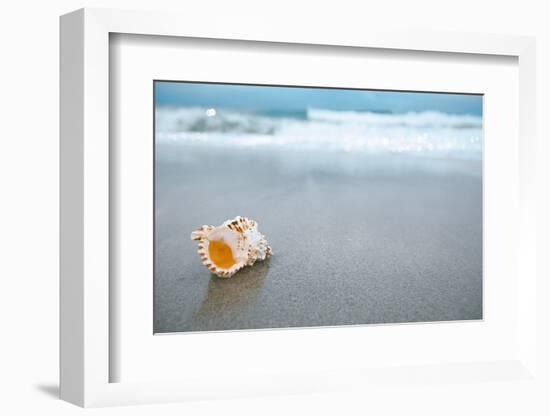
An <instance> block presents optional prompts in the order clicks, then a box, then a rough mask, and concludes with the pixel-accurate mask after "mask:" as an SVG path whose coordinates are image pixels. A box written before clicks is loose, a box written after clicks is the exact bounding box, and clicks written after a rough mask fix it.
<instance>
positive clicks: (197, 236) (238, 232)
mask: <svg viewBox="0 0 550 416" xmlns="http://www.w3.org/2000/svg"><path fill="white" fill-rule="evenodd" d="M191 239H192V240H196V241H198V250H197V252H198V254H199V256H200V259H201V262H202V264H204V266H206V267H207V268H208V270H210V271H211V272H212V273H214V274H215V275H217V276H219V277H222V278H228V277H231V276H233V275H234V274H235V273H237V272H238V271H239V270H241V269H242V268H243V267H245V266H252V265H253V264H254V263H255V262H256V261H257V260H265V259H266V258H267V257H270V256H271V255H272V250H271V247H269V245H268V244H267V241H266V239H265V236H264V235H263V234H261V233H260V232H259V231H258V223H257V222H256V221H254V220H251V219H249V218H247V217H241V216H238V217H235V218H234V219H232V220H227V221H225V222H224V223H223V224H222V225H220V226H218V227H214V226H212V225H203V226H201V227H199V228H197V229H196V230H195V231H193V232H192V233H191ZM216 240H221V241H223V242H225V243H226V244H228V245H229V246H230V248H231V251H232V255H233V257H234V259H235V260H236V263H235V264H233V265H231V267H228V268H221V267H219V266H218V265H216V264H215V262H214V261H213V260H212V259H211V258H210V253H209V248H208V247H209V244H210V241H216Z"/></svg>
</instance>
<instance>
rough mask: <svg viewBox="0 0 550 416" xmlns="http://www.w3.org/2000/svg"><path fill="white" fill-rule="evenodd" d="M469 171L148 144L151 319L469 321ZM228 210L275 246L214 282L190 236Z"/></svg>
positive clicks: (476, 219) (453, 164) (446, 165)
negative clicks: (151, 155)
mask: <svg viewBox="0 0 550 416" xmlns="http://www.w3.org/2000/svg"><path fill="white" fill-rule="evenodd" d="M281 149H283V150H281ZM481 169H482V168H481V161H479V160H452V159H439V160H437V159H429V158H426V157H417V156H404V155H386V156H383V157H381V156H380V157H379V156H376V155H374V156H372V155H371V156H366V155H357V154H353V153H351V154H350V153H346V152H322V151H319V153H318V154H311V153H308V152H305V151H304V152H290V153H289V152H285V151H284V148H278V149H270V148H263V150H261V151H258V150H254V151H253V152H252V151H250V150H248V151H247V150H246V149H234V150H232V149H230V148H221V147H215V146H206V145H204V146H201V145H198V144H192V145H188V144H183V143H181V142H180V143H176V142H174V143H170V142H162V143H158V144H157V147H156V178H157V179H156V191H155V192H156V195H155V204H156V207H155V208H156V218H155V222H156V227H155V245H156V247H155V276H154V279H155V282H154V283H155V285H154V289H155V290H154V297H155V303H154V304H155V309H154V330H155V332H156V333H163V332H185V331H212V330H233V329H253V328H284V327H311V326H331V325H343V324H348V325H357V324H378V323H400V322H424V321H448V320H470V319H481V318H482V181H481ZM236 215H243V216H248V217H250V218H253V219H255V220H257V221H258V223H259V226H260V231H261V232H262V233H263V234H265V235H266V237H267V238H268V241H269V243H270V245H271V247H272V248H273V251H274V256H273V257H272V258H271V259H269V260H268V261H266V262H263V263H261V262H260V263H258V264H256V265H254V266H253V267H248V268H245V269H244V270H243V271H241V272H239V273H237V274H236V275H235V276H234V277H233V278H231V279H220V278H217V277H216V276H214V275H212V274H210V272H209V271H208V270H207V269H206V268H205V267H204V266H202V264H201V262H200V259H199V257H198V255H197V253H196V251H197V245H196V242H194V241H191V240H190V238H189V235H190V232H191V231H192V230H193V229H195V228H196V227H197V226H200V225H202V224H212V225H218V224H220V223H221V222H223V221H224V220H226V219H228V218H232V217H234V216H236Z"/></svg>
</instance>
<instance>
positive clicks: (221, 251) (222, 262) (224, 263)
mask: <svg viewBox="0 0 550 416" xmlns="http://www.w3.org/2000/svg"><path fill="white" fill-rule="evenodd" d="M208 254H209V255H210V260H212V263H214V264H215V265H216V266H218V267H219V268H220V269H229V268H231V267H232V266H233V265H235V264H236V263H237V262H236V261H235V259H234V258H233V251H232V250H231V247H229V246H228V245H227V244H226V243H225V242H223V241H218V240H212V241H210V243H209V244H208Z"/></svg>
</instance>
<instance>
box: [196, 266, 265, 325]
mask: <svg viewBox="0 0 550 416" xmlns="http://www.w3.org/2000/svg"><path fill="white" fill-rule="evenodd" d="M268 272H269V259H267V260H265V261H260V262H257V263H256V264H254V266H252V267H246V268H244V269H243V270H241V271H239V272H238V273H237V274H236V275H235V276H233V277H231V278H229V279H224V278H220V277H217V276H215V275H211V277H210V281H209V282H208V288H207V291H206V295H205V297H204V299H203V301H202V303H201V305H200V307H199V310H198V311H197V313H196V314H195V316H194V319H196V320H198V321H201V322H203V323H204V324H205V325H206V326H211V325H209V322H211V321H214V322H220V320H222V321H223V320H230V319H231V318H232V317H237V316H239V315H240V314H241V313H243V312H245V311H246V310H247V309H248V308H250V307H252V306H254V304H255V303H256V300H257V298H258V295H259V294H260V292H261V290H262V286H263V283H264V279H265V277H266V276H267V274H268ZM223 317H225V319H224V318H223ZM220 318H221V319H220ZM214 325H215V324H214ZM212 329H218V328H214V327H213V328H212Z"/></svg>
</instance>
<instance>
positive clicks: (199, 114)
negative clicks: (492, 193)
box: [156, 107, 482, 159]
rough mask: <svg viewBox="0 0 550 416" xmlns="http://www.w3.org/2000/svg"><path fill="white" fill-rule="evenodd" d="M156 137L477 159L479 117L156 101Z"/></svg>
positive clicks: (217, 144)
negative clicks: (301, 112) (300, 113)
mask: <svg viewBox="0 0 550 416" xmlns="http://www.w3.org/2000/svg"><path fill="white" fill-rule="evenodd" d="M156 139H157V140H158V141H172V142H173V141H177V142H185V143H187V144H201V143H202V144H209V145H214V146H232V147H264V148H269V147H281V146H285V148H287V149H289V150H306V151H307V150H312V149H315V150H327V151H344V152H364V153H369V154H378V153H386V154H387V153H407V154H414V155H418V156H430V157H445V156H452V157H461V158H468V159H480V158H481V151H482V119H481V117H477V116H473V115H457V114H445V113H439V112H433V111H430V112H420V113H402V114H391V113H389V114H383V113H374V112H352V111H333V110H322V109H308V110H307V112H306V113H305V117H304V118H297V117H285V116H280V115H276V116H274V115H269V114H265V113H263V114H257V113H254V112H244V111H236V110H230V109H217V110H214V109H205V108H184V107H179V108H178V107H158V108H157V109H156Z"/></svg>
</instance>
